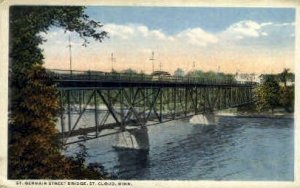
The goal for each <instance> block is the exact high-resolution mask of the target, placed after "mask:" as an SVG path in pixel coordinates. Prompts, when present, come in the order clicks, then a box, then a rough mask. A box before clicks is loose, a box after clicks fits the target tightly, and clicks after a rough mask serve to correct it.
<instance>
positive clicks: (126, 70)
mask: <svg viewBox="0 0 300 188" xmlns="http://www.w3.org/2000/svg"><path fill="white" fill-rule="evenodd" d="M122 73H125V74H138V73H137V72H136V71H135V70H133V69H130V68H129V69H125V70H123V71H122Z"/></svg>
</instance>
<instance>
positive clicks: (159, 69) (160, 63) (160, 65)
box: [159, 62, 161, 71]
mask: <svg viewBox="0 0 300 188" xmlns="http://www.w3.org/2000/svg"><path fill="white" fill-rule="evenodd" d="M159 70H160V71H161V62H159Z"/></svg>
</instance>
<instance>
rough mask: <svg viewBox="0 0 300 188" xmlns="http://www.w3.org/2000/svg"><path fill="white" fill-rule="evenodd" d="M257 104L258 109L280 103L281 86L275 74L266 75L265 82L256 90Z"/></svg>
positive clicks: (264, 108) (261, 109)
mask: <svg viewBox="0 0 300 188" xmlns="http://www.w3.org/2000/svg"><path fill="white" fill-rule="evenodd" d="M255 94H256V99H257V101H256V106H257V109H258V111H263V110H268V109H271V110H272V112H273V110H274V108H275V107H277V106H278V105H279V97H280V96H279V94H280V86H279V84H278V82H277V81H276V79H275V78H274V77H273V76H268V77H265V79H264V81H263V83H262V84H261V85H259V86H258V87H257V88H256V90H255Z"/></svg>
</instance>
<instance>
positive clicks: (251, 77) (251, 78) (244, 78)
mask: <svg viewBox="0 0 300 188" xmlns="http://www.w3.org/2000/svg"><path fill="white" fill-rule="evenodd" d="M259 76H260V75H258V74H254V73H251V74H249V73H238V72H237V73H236V74H235V77H234V78H235V79H236V81H240V82H257V83H260V77H259Z"/></svg>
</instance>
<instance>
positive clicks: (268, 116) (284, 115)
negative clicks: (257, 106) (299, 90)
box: [216, 112, 294, 119]
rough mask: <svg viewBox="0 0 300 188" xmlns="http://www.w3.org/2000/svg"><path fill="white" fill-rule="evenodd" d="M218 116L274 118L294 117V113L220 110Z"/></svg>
mask: <svg viewBox="0 0 300 188" xmlns="http://www.w3.org/2000/svg"><path fill="white" fill-rule="evenodd" d="M216 116H221V117H230V116H232V117H237V118H272V119H294V113H274V114H269V113H228V112H225V113H223V112H219V113H216Z"/></svg>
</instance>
